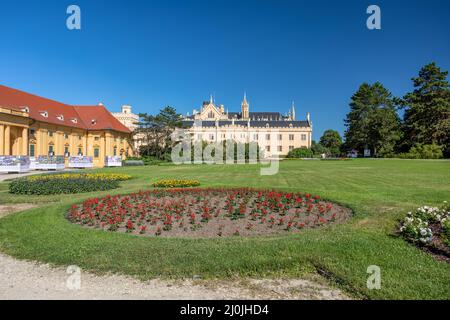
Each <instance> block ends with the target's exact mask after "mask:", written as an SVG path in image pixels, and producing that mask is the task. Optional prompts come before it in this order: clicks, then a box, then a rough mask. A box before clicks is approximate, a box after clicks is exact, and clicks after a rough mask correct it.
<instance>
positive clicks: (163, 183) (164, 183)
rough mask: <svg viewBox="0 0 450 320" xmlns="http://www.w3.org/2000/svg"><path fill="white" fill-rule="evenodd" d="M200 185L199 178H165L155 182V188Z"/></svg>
mask: <svg viewBox="0 0 450 320" xmlns="http://www.w3.org/2000/svg"><path fill="white" fill-rule="evenodd" d="M199 185H200V181H198V180H179V179H164V180H158V181H156V182H154V183H153V186H154V187H155V188H187V187H197V186H199Z"/></svg>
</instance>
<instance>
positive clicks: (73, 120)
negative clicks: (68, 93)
mask: <svg viewBox="0 0 450 320" xmlns="http://www.w3.org/2000/svg"><path fill="white" fill-rule="evenodd" d="M70 121H71V122H72V123H78V120H77V118H72V119H70Z"/></svg>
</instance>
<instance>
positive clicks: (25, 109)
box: [20, 106, 30, 113]
mask: <svg viewBox="0 0 450 320" xmlns="http://www.w3.org/2000/svg"><path fill="white" fill-rule="evenodd" d="M20 110H21V111H22V112H26V113H30V108H28V107H25V106H24V107H22V108H21V109H20Z"/></svg>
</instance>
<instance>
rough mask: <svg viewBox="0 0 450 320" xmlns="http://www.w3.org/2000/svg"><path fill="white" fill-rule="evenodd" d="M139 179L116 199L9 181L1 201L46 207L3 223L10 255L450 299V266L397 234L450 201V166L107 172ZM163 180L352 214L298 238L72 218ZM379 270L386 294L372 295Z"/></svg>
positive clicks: (400, 163)
mask: <svg viewBox="0 0 450 320" xmlns="http://www.w3.org/2000/svg"><path fill="white" fill-rule="evenodd" d="M100 171H103V172H121V173H128V174H131V175H133V176H134V179H132V180H130V181H125V182H122V183H121V185H122V187H121V188H120V189H116V190H113V191H110V192H97V193H90V194H79V195H63V196H16V195H11V194H9V193H8V190H7V188H8V186H7V183H6V182H5V183H0V203H23V202H35V203H39V204H40V206H39V207H38V208H36V209H32V210H28V211H25V212H22V213H19V214H14V215H11V216H8V217H6V218H3V219H0V251H2V252H5V253H8V254H10V255H13V256H15V257H18V258H23V259H32V260H39V261H44V262H49V263H52V264H56V265H60V264H62V265H69V264H76V265H78V266H80V267H81V268H83V269H87V270H91V271H94V272H99V273H102V272H108V271H113V272H119V273H124V274H129V275H133V276H136V277H139V278H142V279H149V278H153V277H192V275H194V274H200V275H202V276H203V277H219V278H226V277H233V276H241V277H242V276H252V277H264V276H268V277H269V276H282V277H302V276H305V274H308V273H312V272H317V270H321V271H324V272H326V273H327V274H328V275H329V276H330V277H331V278H332V279H334V280H336V281H337V283H339V285H340V286H341V287H342V288H343V289H345V290H347V291H348V292H349V293H350V294H353V295H355V296H356V297H362V298H364V297H367V298H375V299H380V298H381V299H413V298H418V299H450V285H449V284H450V266H449V265H448V264H447V263H444V262H438V261H436V260H435V259H434V258H433V257H431V256H429V255H427V254H425V253H424V252H422V251H421V250H419V249H417V248H415V247H414V246H412V245H410V244H408V243H406V242H405V241H404V240H402V239H401V238H398V237H397V236H396V235H394V232H395V228H396V226H397V224H398V219H399V218H400V217H402V216H403V215H404V214H405V212H407V211H409V210H412V209H413V208H415V207H417V206H420V205H424V204H428V205H439V204H440V203H442V201H444V200H450V162H449V161H432V160H429V161H421V160H369V159H367V160H352V161H284V162H281V164H280V171H279V173H278V174H277V175H274V176H260V175H259V167H258V166H255V165H221V166H219V165H212V166H209V165H197V166H194V165H192V166H150V167H128V168H118V169H104V170H100ZM158 178H195V179H199V180H200V181H201V183H202V186H203V187H206V186H227V187H231V186H234V187H243V186H248V187H257V188H277V189H282V190H296V191H302V192H311V193H315V194H319V195H321V196H322V197H324V198H327V199H330V200H334V201H336V202H339V203H341V204H344V205H346V206H348V207H350V208H352V209H353V210H354V212H355V216H354V218H353V219H352V220H351V221H350V222H349V223H348V224H345V225H335V226H328V227H325V228H323V229H314V230H305V231H304V232H302V233H300V234H297V235H292V234H286V235H282V236H271V237H253V238H240V237H233V238H228V239H217V240H211V239H196V240H189V239H168V238H154V237H152V238H145V237H139V236H131V235H128V234H119V233H109V232H102V231H96V230H88V229H84V228H82V227H80V226H77V225H72V224H70V223H69V222H68V221H66V220H65V218H64V214H65V212H66V211H67V209H68V208H69V207H70V205H71V204H73V203H78V202H80V201H82V200H84V199H87V198H90V197H93V196H101V195H106V194H108V193H109V194H117V193H120V194H125V193H129V192H133V191H138V190H140V189H147V188H150V183H151V181H154V180H155V179H158ZM369 265H377V266H379V267H380V268H381V276H382V287H381V289H380V290H368V289H367V288H366V279H367V277H368V274H367V273H366V270H367V267H368V266H369Z"/></svg>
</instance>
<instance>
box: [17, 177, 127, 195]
mask: <svg viewBox="0 0 450 320" xmlns="http://www.w3.org/2000/svg"><path fill="white" fill-rule="evenodd" d="M130 178H131V176H129V175H124V174H104V173H89V174H70V173H66V174H48V175H39V176H38V175H36V176H30V177H25V178H20V179H16V180H13V181H12V182H11V183H10V184H9V192H10V193H14V194H35V195H49V194H73V193H82V192H92V191H102V190H110V189H115V188H118V187H119V181H123V180H128V179H130Z"/></svg>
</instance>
